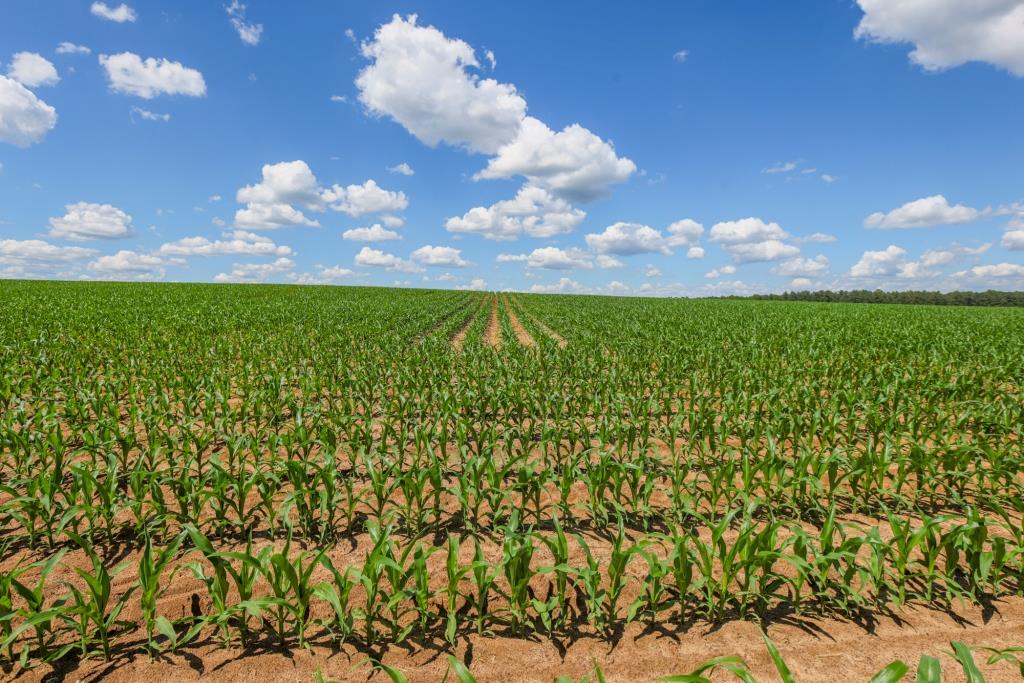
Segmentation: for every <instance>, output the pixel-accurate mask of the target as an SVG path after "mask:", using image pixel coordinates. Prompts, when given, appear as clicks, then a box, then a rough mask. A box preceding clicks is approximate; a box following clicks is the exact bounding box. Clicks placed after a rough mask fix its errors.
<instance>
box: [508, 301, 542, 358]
mask: <svg viewBox="0 0 1024 683" xmlns="http://www.w3.org/2000/svg"><path fill="white" fill-rule="evenodd" d="M502 305H503V306H504V307H505V311H506V312H507V313H508V322H509V324H511V325H512V330H513V331H514V332H515V333H516V339H518V340H519V343H520V344H522V345H523V346H526V347H530V348H532V347H535V346H537V342H535V341H533V337H531V336H530V333H529V332H527V331H526V328H525V327H523V323H522V322H520V321H519V317H518V316H516V312H515V311H514V310H512V306H511V305H509V302H508V297H505V298H504V299H503V300H502Z"/></svg>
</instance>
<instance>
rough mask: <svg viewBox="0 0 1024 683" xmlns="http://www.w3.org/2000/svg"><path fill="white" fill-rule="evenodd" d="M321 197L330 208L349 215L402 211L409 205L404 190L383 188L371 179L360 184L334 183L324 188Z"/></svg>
mask: <svg viewBox="0 0 1024 683" xmlns="http://www.w3.org/2000/svg"><path fill="white" fill-rule="evenodd" d="M323 197H324V200H325V201H326V202H327V203H328V204H329V205H330V207H331V208H332V209H334V210H335V211H341V212H343V213H347V214H348V215H350V216H364V215H366V214H368V213H383V212H394V211H402V210H403V209H405V208H406V207H407V206H409V200H408V198H406V196H405V193H404V192H395V191H392V190H385V189H384V188H382V187H380V186H379V185H378V184H377V182H376V181H375V180H372V179H371V180H367V181H366V182H365V183H363V184H362V185H349V186H348V187H342V186H340V185H335V186H333V187H332V188H330V189H328V190H325V191H324V193H323Z"/></svg>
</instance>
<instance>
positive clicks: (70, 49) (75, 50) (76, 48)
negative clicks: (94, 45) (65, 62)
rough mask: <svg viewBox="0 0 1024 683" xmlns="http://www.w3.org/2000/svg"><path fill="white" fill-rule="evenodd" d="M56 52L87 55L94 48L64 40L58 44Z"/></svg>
mask: <svg viewBox="0 0 1024 683" xmlns="http://www.w3.org/2000/svg"><path fill="white" fill-rule="evenodd" d="M56 52H57V54H59V55H87V54H89V53H91V52H92V50H90V49H89V48H87V47H86V46H84V45H75V44H74V43H69V42H67V41H64V42H63V43H61V44H60V45H58V46H57V50H56Z"/></svg>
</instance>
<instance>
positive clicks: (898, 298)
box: [730, 289, 1024, 306]
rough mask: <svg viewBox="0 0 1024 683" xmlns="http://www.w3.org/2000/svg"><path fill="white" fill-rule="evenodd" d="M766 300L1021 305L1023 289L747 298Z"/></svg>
mask: <svg viewBox="0 0 1024 683" xmlns="http://www.w3.org/2000/svg"><path fill="white" fill-rule="evenodd" d="M730 298H749V299H762V300H769V301H828V302H835V303H851V304H931V305H935V306H1024V292H999V291H996V290H994V289H990V290H987V291H984V292H917V291H909V292H886V291H883V290H881V289H875V290H870V289H853V290H840V291H838V292H833V291H829V290H819V291H817V292H785V293H784V294H754V295H752V296H749V297H730Z"/></svg>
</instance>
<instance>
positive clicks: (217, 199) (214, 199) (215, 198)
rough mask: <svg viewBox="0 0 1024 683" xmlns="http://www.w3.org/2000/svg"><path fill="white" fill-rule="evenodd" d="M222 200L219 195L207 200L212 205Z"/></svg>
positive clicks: (212, 195)
mask: <svg viewBox="0 0 1024 683" xmlns="http://www.w3.org/2000/svg"><path fill="white" fill-rule="evenodd" d="M220 199H221V197H220V195H219V194H211V195H210V196H209V198H207V200H206V201H208V202H210V203H211V204H212V203H213V202H219V201H220Z"/></svg>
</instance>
